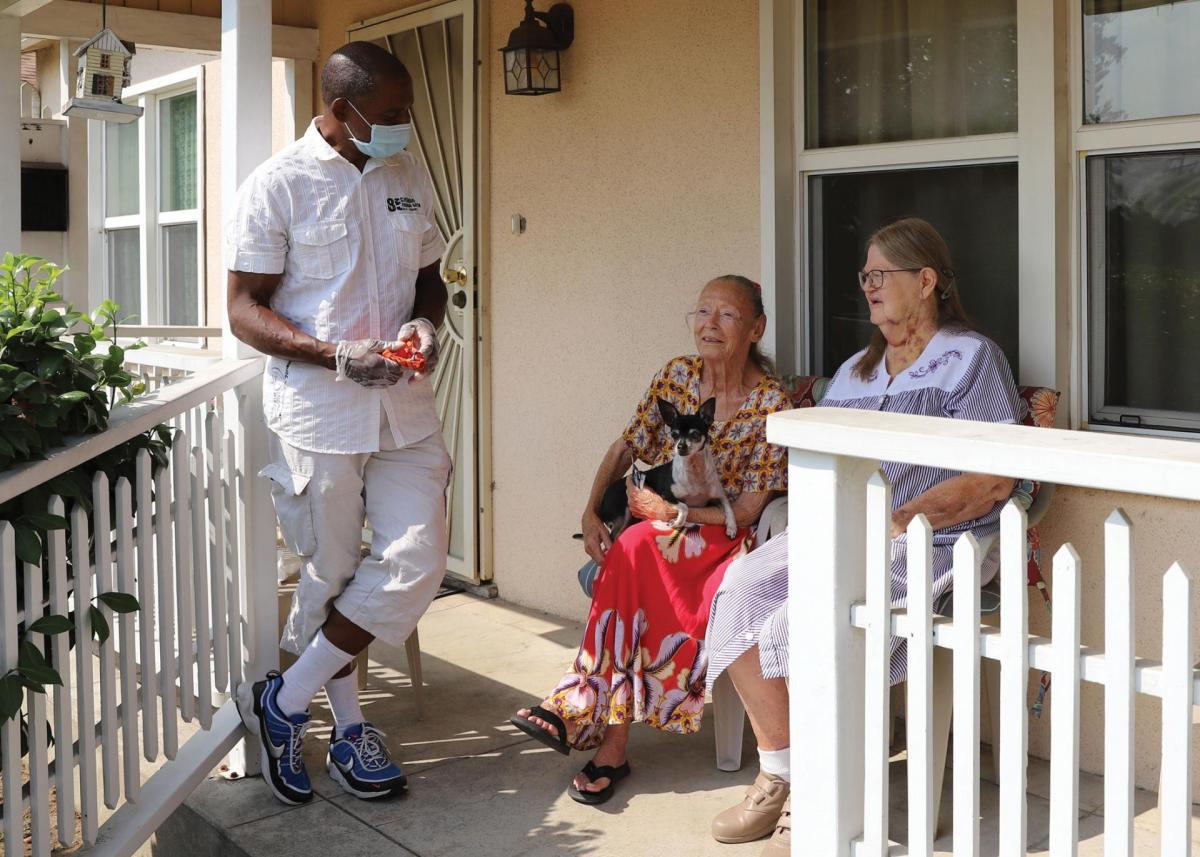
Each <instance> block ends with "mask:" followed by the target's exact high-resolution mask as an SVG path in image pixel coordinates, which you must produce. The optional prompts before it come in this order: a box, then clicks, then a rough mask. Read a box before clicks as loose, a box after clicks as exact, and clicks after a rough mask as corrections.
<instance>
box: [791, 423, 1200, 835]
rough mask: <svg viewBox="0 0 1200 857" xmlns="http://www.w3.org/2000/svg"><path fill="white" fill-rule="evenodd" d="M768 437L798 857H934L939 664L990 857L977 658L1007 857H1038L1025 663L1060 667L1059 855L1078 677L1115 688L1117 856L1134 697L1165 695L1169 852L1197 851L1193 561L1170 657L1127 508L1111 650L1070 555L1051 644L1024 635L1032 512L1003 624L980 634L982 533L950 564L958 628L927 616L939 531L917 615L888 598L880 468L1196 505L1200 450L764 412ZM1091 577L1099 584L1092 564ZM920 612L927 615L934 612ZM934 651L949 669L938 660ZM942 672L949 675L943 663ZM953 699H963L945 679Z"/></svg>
mask: <svg viewBox="0 0 1200 857" xmlns="http://www.w3.org/2000/svg"><path fill="white" fill-rule="evenodd" d="M767 435H768V439H769V440H771V441H772V442H773V443H777V444H782V445H785V446H788V447H790V448H791V449H790V458H789V538H790V539H791V541H790V543H789V555H790V557H791V562H790V579H789V587H790V589H789V593H790V596H791V597H790V598H789V602H788V610H789V615H788V618H789V625H790V628H791V663H790V666H791V670H790V675H791V678H790V683H791V687H792V688H793V690H795V689H796V688H803V689H804V692H803V693H795V692H793V694H792V696H791V699H792V707H791V724H790V726H791V734H792V736H793V740H792V768H793V770H797V771H804V772H805V775H804V776H803V777H797V778H796V779H795V780H794V781H793V786H792V829H793V831H794V833H793V842H794V843H795V845H794V846H793V852H792V853H793V854H797V855H799V854H824V855H850V854H856V855H859V854H861V855H873V857H875V855H880V857H881V855H886V854H889V853H892V854H897V853H908V854H910V855H928V854H930V853H931V851H932V847H933V841H934V831H935V827H936V818H937V807H938V804H939V801H940V797H941V795H940V794H933V790H934V787H933V784H934V783H940V781H941V777H940V776H938V777H935V776H934V773H935V772H934V770H933V758H934V755H935V752H936V751H937V749H938V748H936V747H933V746H931V743H932V742H931V735H932V734H933V733H934V731H935V730H934V725H933V724H934V717H933V715H932V712H933V710H934V706H935V691H934V684H935V677H934V673H935V672H936V671H937V667H936V666H935V662H936V661H941V662H942V663H943V664H944V663H945V662H946V661H947V659H950V660H952V677H953V681H952V684H953V690H952V706H953V719H954V725H955V728H954V753H953V756H954V762H953V781H954V786H953V804H954V814H953V823H954V836H953V840H954V854H955V855H960V857H973V855H977V854H978V853H979V684H980V682H979V675H980V663H981V661H980V658H981V656H982V658H987V659H992V660H995V661H999V663H1000V670H1001V693H1000V696H1001V699H1000V710H1001V715H1000V720H1001V727H1000V742H999V743H1000V752H999V776H1000V806H999V813H1000V818H999V831H1000V834H999V835H1000V841H999V854H1000V855H1001V857H1008V855H1020V854H1024V853H1025V850H1026V842H1027V831H1026V826H1027V821H1026V764H1027V736H1028V721H1029V712H1028V696H1027V688H1028V674H1029V670H1031V669H1037V670H1048V671H1050V672H1051V673H1052V674H1053V682H1054V684H1053V690H1052V691H1051V703H1050V705H1051V760H1050V766H1051V798H1050V849H1051V852H1052V853H1053V854H1056V855H1057V854H1074V853H1075V849H1076V847H1077V842H1078V818H1079V795H1078V782H1079V777H1078V760H1079V682H1080V681H1081V680H1082V681H1089V682H1093V683H1096V684H1102V685H1104V686H1105V720H1104V724H1105V726H1104V728H1105V769H1104V778H1105V802H1104V805H1105V812H1104V819H1105V831H1104V840H1105V853H1106V854H1108V855H1130V854H1132V853H1133V782H1134V780H1133V742H1134V720H1133V711H1134V698H1135V695H1136V694H1145V695H1149V696H1156V697H1160V698H1161V699H1162V768H1161V786H1160V795H1159V804H1160V809H1161V819H1160V825H1161V837H1162V853H1163V854H1169V855H1171V857H1180V855H1187V854H1189V853H1190V843H1191V782H1192V754H1191V748H1192V739H1191V732H1192V710H1193V705H1194V704H1196V703H1200V684H1198V683H1197V680H1196V674H1195V671H1194V669H1193V662H1192V641H1193V636H1192V635H1193V630H1192V628H1191V625H1190V623H1191V604H1192V597H1193V579H1192V576H1191V574H1190V573H1189V572H1188V571H1186V570H1185V569H1183V568H1182V567H1181V566H1180V565H1179V564H1178V563H1176V564H1175V565H1172V567H1171V568H1170V569H1169V570H1165V569H1164V571H1165V575H1164V578H1163V605H1162V609H1163V635H1162V636H1163V641H1162V653H1161V660H1151V659H1148V658H1143V657H1137V656H1135V653H1134V645H1133V640H1134V636H1133V609H1132V561H1133V560H1132V555H1131V547H1130V545H1131V538H1130V535H1131V524H1130V522H1129V520H1128V519H1127V518H1126V517H1125V515H1124V514H1123V513H1122V512H1120V510H1117V511H1115V512H1114V513H1113V514H1112V515H1111V516H1110V517H1109V518H1108V520H1107V522H1106V526H1105V568H1104V571H1103V573H1104V578H1105V611H1106V617H1105V646H1104V648H1103V650H1097V649H1091V648H1086V647H1084V648H1081V647H1080V635H1079V625H1080V621H1079V620H1080V585H1079V579H1080V578H1079V576H1080V561H1079V557H1078V554H1077V553H1076V552H1075V550H1074V549H1073V548H1072V547H1071V546H1070V545H1064V546H1063V548H1062V549H1061V550H1060V551H1059V552H1058V554H1057V555H1056V556H1055V558H1054V575H1053V578H1052V585H1053V587H1054V594H1055V611H1054V616H1053V620H1052V637H1051V639H1045V638H1042V637H1035V636H1030V635H1029V633H1028V615H1027V600H1026V598H1027V596H1026V564H1025V541H1024V540H1025V515H1024V512H1023V511H1022V510H1021V509H1020V508H1019V507H1017V506H1016V505H1015V504H1010V506H1009V507H1008V508H1006V509H1005V511H1004V514H1003V517H1002V522H1001V570H1000V575H1001V623H1000V628H999V629H996V628H994V627H990V626H982V625H981V624H980V621H979V598H978V592H979V573H980V559H981V558H980V555H979V548H978V545H977V544H975V541H974V539H973V538H969V537H964V538H963V539H961V540H960V542H959V543H958V545H956V547H955V551H954V571H953V573H954V581H955V585H954V590H955V592H956V593H958V596H957V598H956V603H955V607H954V619H953V620H950V619H947V618H943V617H940V616H933V615H931V612H932V611H931V609H930V607H929V606H928V605H929V601H930V599H929V597H928V593H929V587H930V558H929V557H930V551H929V550H928V549H927V548H926V549H924V550H922V549H921V546H923V545H928V544H929V540H930V530H929V528H928V524H927V523H926V522H925V520H924V518H923V517H921V518H918V519H917V520H915V521H914V522H913V524H912V526H910V527H909V531H908V538H909V545H910V547H909V551H908V592H909V599H910V604H911V605H913V606H912V607H911V608H910V609H909V610H908V611H904V610H896V609H893V608H892V607H891V605H890V603H889V589H888V574H889V571H888V565H889V555H890V514H889V512H888V508H889V503H888V495H889V488H888V486H887V485H886V483H885V481H884V480H883V478H882V476H881V475H880V474H879V473H878V467H879V462H880V461H881V460H883V461H901V462H910V463H914V464H921V465H928V466H934V467H943V468H947V469H951V470H961V471H966V472H979V473H993V474H999V475H1005V476H1013V477H1026V478H1032V479H1037V480H1041V481H1045V482H1052V483H1058V484H1067V485H1076V486H1082V487H1091V488H1100V489H1107V490H1112V491H1121V492H1128V493H1136V494H1143V495H1150V496H1160V497H1171V498H1178V499H1187V500H1200V445H1197V444H1192V443H1186V442H1182V441H1169V440H1153V439H1146V438H1131V437H1125V436H1116V435H1100V434H1087V433H1081V432H1068V431H1058V430H1053V429H1042V428H1029V427H1023V426H998V425H991V424H986V423H972V422H965V421H954V420H939V419H932V418H928V417H915V416H906V415H899V414H885V413H875V412H865V411H853V410H838V409H832V408H831V409H809V410H803V411H791V412H788V413H785V414H779V415H773V416H771V417H769V418H768V423H767ZM1095 573H1099V570H1098V569H1097V570H1096V571H1095ZM917 605H925V606H924V608H923V609H921V608H919V607H918V606H917ZM893 634H895V635H899V636H901V637H903V638H905V639H906V640H907V641H908V679H907V680H908V683H909V687H908V694H907V695H908V715H907V717H906V718H905V720H906V724H907V729H908V765H907V776H908V783H907V785H908V800H909V806H908V831H907V835H906V836H904V835H901V836H899V837H896V838H899V839H906V840H907V852H905V851H904V850H903V849H900V848H898V847H897V846H891V845H889V830H888V733H889V730H888V724H887V717H888V684H889V677H888V646H889V637H890V636H891V635H893ZM935 654H936V658H935ZM943 669H944V667H943ZM940 684H941V685H942V687H940V688H939V693H948V692H950V691H948V690H947V689H946V685H947V679H946V678H945V673H943V678H942V680H941V681H940Z"/></svg>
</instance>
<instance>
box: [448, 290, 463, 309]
mask: <svg viewBox="0 0 1200 857" xmlns="http://www.w3.org/2000/svg"><path fill="white" fill-rule="evenodd" d="M450 303H452V304H454V305H455V306H456V307H458V308H459V309H462V308H463V307H465V306H466V305H467V293H466V291H464V290H463V289H459V290H458V291H456V292H455V293H454V295H453V296H452V297H451V298H450Z"/></svg>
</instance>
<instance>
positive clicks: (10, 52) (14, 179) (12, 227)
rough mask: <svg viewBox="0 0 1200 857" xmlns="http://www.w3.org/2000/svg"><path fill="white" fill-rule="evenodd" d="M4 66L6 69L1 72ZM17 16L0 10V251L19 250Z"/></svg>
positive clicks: (19, 64)
mask: <svg viewBox="0 0 1200 857" xmlns="http://www.w3.org/2000/svg"><path fill="white" fill-rule="evenodd" d="M4 69H8V71H4ZM20 79H21V19H20V18H18V17H16V16H14V15H8V14H3V13H0V81H3V83H2V84H0V187H3V188H6V189H7V190H8V192H7V193H6V194H5V200H4V205H0V254H2V253H19V252H20V251H21V94H20V93H21V91H20V87H19V85H18V81H19V80H20Z"/></svg>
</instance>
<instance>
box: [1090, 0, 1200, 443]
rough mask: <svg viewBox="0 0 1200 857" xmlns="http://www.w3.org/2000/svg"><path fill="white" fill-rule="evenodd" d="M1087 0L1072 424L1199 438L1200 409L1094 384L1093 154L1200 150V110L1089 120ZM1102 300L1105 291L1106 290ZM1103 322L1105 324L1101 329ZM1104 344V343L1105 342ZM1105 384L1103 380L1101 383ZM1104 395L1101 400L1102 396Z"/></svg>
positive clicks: (1114, 431) (1099, 331) (1100, 332)
mask: <svg viewBox="0 0 1200 857" xmlns="http://www.w3.org/2000/svg"><path fill="white" fill-rule="evenodd" d="M1083 2H1084V0H1072V3H1071V15H1070V16H1069V24H1068V31H1067V32H1068V36H1069V43H1070V63H1069V67H1070V106H1069V116H1070V122H1071V190H1072V196H1073V202H1074V204H1073V205H1072V212H1071V214H1072V225H1071V232H1072V234H1073V235H1074V236H1075V240H1076V252H1075V253H1074V254H1073V255H1072V260H1071V267H1072V271H1071V283H1072V296H1073V298H1074V310H1073V318H1072V321H1073V323H1074V324H1073V326H1074V329H1075V331H1077V335H1076V336H1075V337H1074V341H1073V355H1072V356H1073V361H1072V362H1073V371H1072V391H1073V395H1072V403H1071V412H1072V421H1071V427H1072V428H1080V429H1088V430H1091V431H1101V432H1111V433H1116V434H1130V435H1144V436H1148V437H1170V438H1175V439H1197V438H1195V433H1196V432H1198V431H1200V412H1198V413H1196V414H1195V416H1194V417H1187V416H1181V415H1180V414H1181V412H1179V411H1155V410H1148V409H1137V408H1120V409H1117V408H1109V407H1107V406H1105V404H1104V402H1103V401H1102V394H1096V393H1095V391H1094V389H1093V384H1092V368H1093V363H1094V362H1095V361H1094V359H1093V350H1092V337H1093V335H1096V336H1100V337H1103V336H1104V331H1103V328H1102V327H1100V326H1099V325H1097V324H1096V322H1095V319H1094V317H1093V310H1092V305H1093V297H1094V296H1095V295H1094V293H1093V283H1092V281H1091V269H1090V265H1089V255H1090V253H1091V247H1090V246H1089V235H1088V202H1089V200H1088V181H1087V159H1088V158H1089V157H1103V156H1108V155H1131V154H1143V153H1151V152H1174V151H1195V150H1200V114H1189V115H1185V116H1170V117H1156V118H1152V119H1128V120H1124V121H1121V122H1103V123H1098V124H1093V125H1089V124H1087V123H1086V122H1085V121H1084V110H1085V108H1086V104H1085V98H1084V88H1083V72H1084V68H1083V63H1084V46H1083V40H1084V35H1085V34H1084V27H1083ZM1100 300H1101V301H1102V300H1103V296H1102V295H1100ZM1097 327H1100V329H1099V330H1097ZM1100 347H1101V348H1103V347H1104V343H1103V342H1101V343H1100ZM1098 386H1099V387H1100V389H1101V390H1102V389H1103V379H1101V383H1100V384H1099V385H1098ZM1097 399H1100V401H1096V400H1097ZM1094 414H1103V415H1106V416H1108V417H1109V418H1119V416H1120V415H1121V414H1133V415H1141V414H1146V415H1152V416H1153V417H1154V418H1155V420H1156V421H1157V422H1159V423H1161V425H1158V426H1153V427H1151V426H1134V425H1113V424H1110V423H1101V422H1093V415H1094Z"/></svg>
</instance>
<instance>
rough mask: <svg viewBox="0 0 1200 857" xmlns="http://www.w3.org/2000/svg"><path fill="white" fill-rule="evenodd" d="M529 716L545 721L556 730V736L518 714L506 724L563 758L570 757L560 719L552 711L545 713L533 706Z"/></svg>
mask: <svg viewBox="0 0 1200 857" xmlns="http://www.w3.org/2000/svg"><path fill="white" fill-rule="evenodd" d="M529 714H530V716H531V717H538V718H540V719H542V720H545V721H546V722H547V723H549V724H550V725H551V726H553V727H554V728H555V729H557V730H558V734H557V735H551V734H550V733H549V732H547V731H546V730H545V729H544V728H542V727H541V726H539V725H538V724H536V723H534V722H533V721H532V720H530V719H529V718H528V717H522V716H521V715H519V714H514V715H513V716H512V717H510V718H508V722H509V723H511V724H512V725H513V726H516V727H517V728H518V729H520V730H521V731H522V732H524V733H525V734H526V735H528V736H529V737H530V738H533V739H535V740H537V741H540V742H541V743H543V744H545V745H546V746H547V747H551V748H553V749H555V750H557V751H558V752H560V753H562V754H563V755H564V756H568V755H570V753H571V748H570V747H569V746H568V745H567V727H566V725H565V724H564V723H563V722H562V718H561V717H559V716H558V715H557V714H555V713H554V712H553V711H547V710H546V709H544V708H542V707H541V706H540V705H535V706H533V708H531V709H529Z"/></svg>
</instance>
